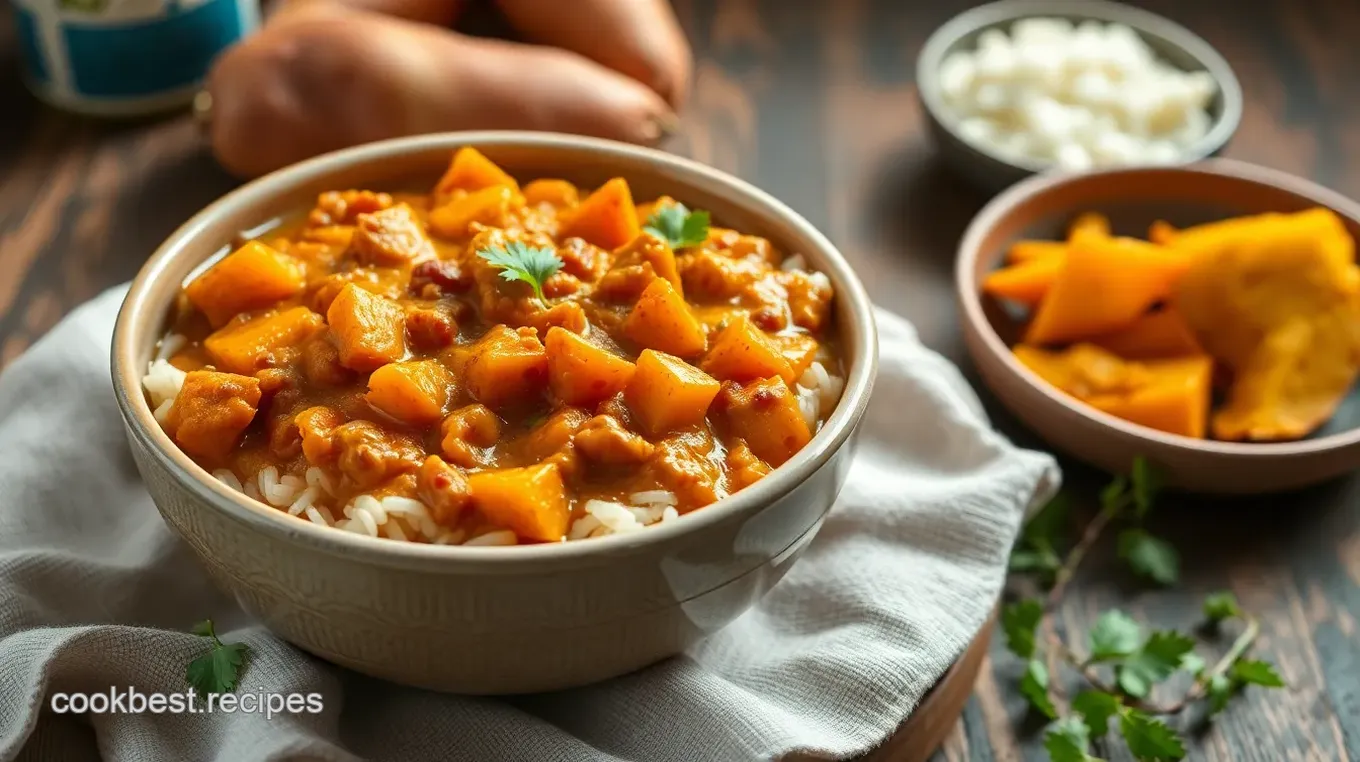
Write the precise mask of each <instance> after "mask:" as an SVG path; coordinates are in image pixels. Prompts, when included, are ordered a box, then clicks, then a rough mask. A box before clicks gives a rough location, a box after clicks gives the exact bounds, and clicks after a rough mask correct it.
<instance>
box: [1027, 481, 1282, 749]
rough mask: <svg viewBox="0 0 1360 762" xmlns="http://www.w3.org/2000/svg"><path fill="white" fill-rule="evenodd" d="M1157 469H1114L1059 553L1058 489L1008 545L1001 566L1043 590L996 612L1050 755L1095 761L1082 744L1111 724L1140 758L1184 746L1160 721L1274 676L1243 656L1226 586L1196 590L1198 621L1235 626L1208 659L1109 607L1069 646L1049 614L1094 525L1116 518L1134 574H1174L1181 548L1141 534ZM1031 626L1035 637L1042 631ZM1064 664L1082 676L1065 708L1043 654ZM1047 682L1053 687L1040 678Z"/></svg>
mask: <svg viewBox="0 0 1360 762" xmlns="http://www.w3.org/2000/svg"><path fill="white" fill-rule="evenodd" d="M1162 484H1163V481H1162V478H1161V474H1160V473H1159V472H1158V471H1157V470H1156V469H1155V468H1154V467H1153V466H1152V464H1151V463H1149V462H1148V461H1147V460H1145V459H1142V458H1139V459H1137V460H1135V462H1134V464H1133V467H1132V469H1131V470H1130V472H1129V474H1128V475H1126V476H1118V477H1116V478H1115V479H1113V480H1112V481H1111V482H1110V483H1109V485H1108V486H1106V487H1105V489H1103V490H1102V491H1101V493H1100V497H1099V502H1100V510H1099V511H1098V512H1097V514H1096V515H1095V517H1094V518H1093V519H1092V520H1091V521H1090V522H1089V523H1088V524H1087V525H1086V526H1085V528H1084V529H1083V531H1082V532H1081V535H1080V537H1079V538H1078V539H1077V541H1076V542H1075V543H1074V544H1072V545H1071V547H1070V549H1068V550H1067V551H1066V552H1065V553H1060V552H1059V549H1060V548H1062V547H1064V546H1065V545H1066V544H1067V537H1066V534H1067V529H1068V527H1069V525H1070V523H1071V522H1070V514H1071V503H1072V500H1071V498H1070V497H1068V496H1066V495H1059V496H1058V497H1057V498H1055V500H1054V501H1052V502H1051V503H1050V504H1049V505H1048V506H1046V507H1045V508H1044V509H1043V510H1041V511H1040V512H1039V513H1038V514H1036V515H1035V517H1034V518H1033V519H1031V520H1030V521H1029V522H1028V523H1027V524H1026V525H1025V527H1024V529H1023V530H1022V531H1021V534H1020V538H1019V540H1018V541H1017V543H1016V549H1015V550H1014V551H1013V552H1012V554H1011V560H1010V568H1011V571H1012V572H1016V573H1023V574H1030V575H1033V576H1034V577H1035V578H1036V580H1037V581H1038V582H1039V583H1040V584H1041V585H1042V586H1044V587H1046V588H1047V593H1046V594H1045V595H1044V597H1043V598H1026V599H1022V600H1019V601H1017V602H1014V603H1011V604H1009V605H1008V606H1006V607H1005V608H1004V609H1003V610H1002V614H1001V628H1002V631H1003V632H1004V634H1005V637H1006V645H1007V647H1008V648H1009V649H1010V650H1011V651H1012V652H1014V653H1015V654H1016V656H1018V657H1020V658H1021V659H1022V660H1023V661H1024V664H1025V669H1024V672H1023V673H1022V674H1021V677H1020V682H1019V686H1018V688H1019V692H1020V694H1021V695H1022V696H1024V697H1025V699H1026V700H1027V701H1028V702H1029V704H1030V706H1031V707H1032V708H1033V709H1034V711H1036V712H1037V713H1039V714H1041V715H1043V716H1045V717H1047V718H1048V719H1050V720H1052V722H1051V723H1050V725H1049V727H1048V730H1047V731H1046V733H1045V736H1044V748H1045V749H1047V750H1048V753H1049V757H1050V758H1051V759H1052V760H1053V762H1100V758H1099V757H1096V756H1094V755H1093V753H1092V747H1093V746H1094V745H1095V744H1096V743H1097V742H1099V741H1100V739H1102V738H1103V737H1104V736H1106V735H1107V734H1108V733H1109V732H1110V729H1111V727H1112V723H1113V727H1114V728H1117V731H1118V733H1119V735H1120V736H1121V737H1122V738H1123V740H1124V744H1125V745H1126V746H1127V747H1128V750H1129V752H1130V753H1131V754H1132V755H1133V756H1134V757H1136V758H1137V759H1139V760H1152V761H1153V762H1160V761H1161V760H1180V759H1183V758H1184V757H1185V754H1186V751H1185V745H1184V743H1183V742H1182V741H1181V739H1180V737H1179V736H1178V735H1177V734H1176V732H1175V731H1174V730H1173V729H1172V728H1171V727H1170V726H1168V725H1167V723H1166V722H1165V721H1164V720H1163V719H1162V718H1164V717H1168V716H1174V715H1177V714H1179V713H1180V712H1182V711H1184V710H1185V709H1186V708H1188V707H1189V706H1191V705H1193V704H1195V703H1197V702H1200V701H1201V700H1203V701H1204V702H1205V703H1206V704H1207V705H1208V709H1209V714H1210V715H1212V714H1217V713H1218V712H1220V711H1223V709H1224V708H1225V707H1226V706H1227V705H1228V703H1229V701H1230V700H1231V699H1232V697H1233V696H1235V695H1237V694H1238V693H1240V692H1241V691H1242V690H1243V689H1245V688H1246V687H1247V686H1250V685H1256V686H1260V687H1264V688H1279V687H1283V686H1284V680H1283V679H1282V678H1281V677H1280V675H1279V673H1278V672H1277V671H1276V670H1275V668H1274V667H1273V666H1272V665H1271V664H1270V663H1269V662H1266V661H1262V660H1258V659H1252V658H1247V656H1246V654H1247V652H1248V651H1249V650H1250V649H1251V646H1252V644H1253V643H1254V642H1255V640H1256V637H1257V635H1258V634H1259V632H1260V626H1259V624H1258V623H1257V622H1256V620H1255V619H1254V618H1253V617H1251V616H1250V615H1249V614H1247V613H1246V612H1245V611H1243V609H1242V608H1241V606H1239V605H1238V603H1237V600H1236V599H1235V598H1233V596H1232V595H1231V594H1230V593H1214V594H1212V595H1209V596H1208V597H1206V598H1205V600H1204V604H1203V609H1204V617H1205V620H1206V623H1207V624H1208V625H1209V629H1210V630H1213V629H1220V628H1222V627H1225V626H1227V625H1229V624H1230V623H1232V622H1234V621H1235V622H1239V623H1240V624H1241V625H1242V629H1241V632H1240V634H1239V635H1238V636H1237V638H1236V639H1235V640H1234V641H1233V643H1232V645H1231V646H1230V647H1229V649H1228V651H1227V652H1226V653H1225V654H1224V655H1223V656H1222V657H1221V658H1219V659H1218V660H1217V661H1216V662H1214V664H1213V666H1208V665H1207V663H1206V661H1205V659H1204V657H1202V656H1201V655H1200V654H1198V653H1196V651H1195V646H1196V641H1195V640H1194V639H1193V638H1191V637H1190V636H1189V635H1186V634H1183V633H1181V632H1177V631H1174V630H1157V631H1153V632H1150V633H1146V634H1145V633H1144V630H1143V628H1142V627H1141V626H1140V625H1139V623H1138V622H1137V620H1135V619H1134V618H1133V617H1131V616H1129V615H1128V614H1126V613H1124V612H1122V611H1118V610H1111V611H1106V612H1104V613H1102V614H1101V615H1100V616H1099V617H1098V618H1097V619H1096V622H1095V624H1094V625H1093V626H1092V627H1091V629H1090V631H1089V632H1088V633H1087V634H1086V639H1085V646H1086V651H1087V654H1086V655H1085V656H1082V655H1081V654H1079V653H1078V651H1077V649H1075V648H1073V647H1072V646H1070V645H1069V644H1068V643H1067V642H1066V641H1065V640H1064V639H1063V638H1061V637H1059V635H1058V634H1057V631H1056V630H1055V629H1054V627H1053V626H1052V624H1051V621H1050V618H1051V615H1052V613H1053V612H1054V611H1055V610H1056V609H1057V608H1058V606H1059V605H1060V604H1061V602H1062V595H1063V592H1064V591H1065V589H1066V587H1067V585H1068V584H1069V583H1070V581H1071V580H1072V578H1073V576H1074V575H1075V573H1076V571H1077V568H1078V567H1079V566H1080V564H1081V562H1082V560H1083V559H1084V558H1085V556H1086V554H1087V553H1088V552H1090V551H1091V550H1092V548H1093V547H1094V546H1095V545H1096V542H1097V540H1098V539H1099V538H1100V537H1101V535H1102V534H1103V533H1104V531H1105V530H1106V529H1107V528H1109V527H1111V526H1112V525H1120V524H1122V525H1123V526H1122V528H1121V529H1120V530H1119V534H1118V537H1117V541H1116V548H1117V552H1118V555H1119V557H1120V558H1121V559H1123V560H1124V562H1125V563H1126V564H1127V565H1128V567H1129V569H1130V570H1131V571H1133V572H1134V574H1136V575H1137V576H1139V577H1141V578H1143V579H1146V580H1149V581H1151V582H1154V583H1156V584H1158V585H1173V584H1175V583H1176V582H1177V581H1178V580H1179V577H1180V556H1179V554H1178V553H1177V552H1176V549H1175V547H1174V546H1172V545H1171V544H1170V543H1168V542H1166V541H1165V540H1163V539H1161V538H1158V537H1156V536H1154V535H1153V534H1151V533H1150V532H1149V531H1148V530H1147V528H1146V527H1145V526H1144V520H1145V519H1146V518H1147V516H1148V514H1149V513H1150V512H1151V511H1152V510H1153V508H1154V507H1155V506H1156V503H1157V500H1158V497H1159V495H1160V492H1161V489H1162ZM1041 635H1042V637H1041ZM1055 657H1056V659H1057V660H1058V662H1059V663H1065V664H1067V665H1069V666H1070V667H1071V668H1073V669H1075V670H1076V671H1077V672H1078V673H1080V674H1081V676H1082V677H1083V678H1084V680H1085V681H1086V682H1087V683H1088V684H1089V685H1090V688H1089V689H1088V690H1084V691H1082V692H1080V693H1079V694H1077V696H1076V697H1075V698H1073V699H1072V700H1071V702H1070V707H1071V709H1070V713H1064V712H1063V711H1061V710H1060V708H1059V705H1060V704H1061V702H1059V701H1055V698H1054V697H1055V694H1054V691H1056V690H1058V688H1057V685H1060V683H1058V682H1057V679H1056V675H1054V674H1052V667H1053V666H1054V661H1053V659H1054V658H1055ZM1179 673H1185V674H1188V675H1189V676H1191V677H1192V678H1193V680H1192V682H1191V683H1190V687H1189V689H1188V690H1186V692H1185V693H1184V695H1182V696H1181V697H1180V698H1179V699H1177V700H1175V701H1172V702H1169V703H1158V702H1157V701H1155V700H1154V698H1153V694H1154V690H1155V689H1156V687H1157V686H1158V685H1161V684H1163V683H1166V682H1168V681H1169V680H1170V679H1171V678H1172V677H1173V676H1174V675H1176V674H1179ZM1051 683H1052V685H1051Z"/></svg>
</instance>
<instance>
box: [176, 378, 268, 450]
mask: <svg viewBox="0 0 1360 762" xmlns="http://www.w3.org/2000/svg"><path fill="white" fill-rule="evenodd" d="M259 404H260V382H259V381H258V380H257V379H254V378H251V377H250V376H242V375H238V374H235V373H218V372H216V371H211V370H195V371H191V372H190V373H188V374H186V375H185V376H184V385H183V386H181V387H180V390H179V396H177V397H175V402H174V404H172V405H171V406H170V413H169V415H168V416H167V417H166V421H165V430H166V432H167V433H169V434H170V436H171V437H173V438H174V440H175V442H176V443H178V444H179V446H180V447H183V448H184V451H185V452H187V453H189V454H190V455H195V456H198V457H201V458H220V457H223V456H225V455H226V454H227V453H228V452H230V451H231V450H232V448H234V447H235V446H236V440H237V439H238V438H239V437H240V436H241V432H243V431H245V430H246V427H247V426H249V425H250V422H251V421H252V420H254V418H255V412H256V410H257V409H258V408H259Z"/></svg>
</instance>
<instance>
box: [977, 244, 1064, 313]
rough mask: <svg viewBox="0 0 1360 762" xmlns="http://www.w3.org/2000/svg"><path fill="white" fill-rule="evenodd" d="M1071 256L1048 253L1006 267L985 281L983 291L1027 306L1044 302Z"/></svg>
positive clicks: (991, 274) (993, 273)
mask: <svg viewBox="0 0 1360 762" xmlns="http://www.w3.org/2000/svg"><path fill="white" fill-rule="evenodd" d="M1066 263H1067V258H1066V257H1065V256H1063V255H1058V256H1046V257H1039V258H1037V259H1032V260H1029V261H1026V262H1020V263H1017V264H1013V265H1011V266H1010V267H1003V268H1001V269H1000V270H997V271H995V272H992V273H990V274H988V276H987V277H986V278H984V279H983V280H982V292H983V293H984V294H987V295H989V296H994V297H996V298H998V299H1009V300H1010V301H1012V302H1016V303H1018V304H1023V305H1026V306H1031V307H1032V306H1034V305H1036V304H1038V303H1039V302H1041V301H1043V299H1044V296H1045V295H1046V294H1047V293H1048V289H1049V288H1050V287H1051V286H1052V285H1053V281H1054V280H1057V278H1058V273H1059V272H1061V271H1062V269H1063V265H1065V264H1066Z"/></svg>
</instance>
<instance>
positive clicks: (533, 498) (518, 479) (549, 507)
mask: <svg viewBox="0 0 1360 762" xmlns="http://www.w3.org/2000/svg"><path fill="white" fill-rule="evenodd" d="M468 487H469V488H470V490H471V492H472V504H473V505H474V506H475V507H476V509H477V510H478V511H480V512H481V513H482V515H483V516H485V517H486V518H487V519H488V520H490V521H491V522H493V523H496V524H499V525H501V526H503V527H506V528H507V529H510V530H511V531H513V532H514V533H515V534H517V535H519V536H520V538H522V539H524V540H529V541H537V542H557V541H559V540H561V539H562V538H563V537H564V536H565V535H566V533H567V523H568V520H569V519H570V517H571V506H570V505H569V504H568V503H567V498H566V494H565V488H564V487H563V484H562V474H561V472H560V471H559V470H558V466H557V464H556V463H540V464H538V465H534V466H526V467H524V468H506V469H501V470H498V471H482V472H480V473H475V474H471V475H470V476H468Z"/></svg>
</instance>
